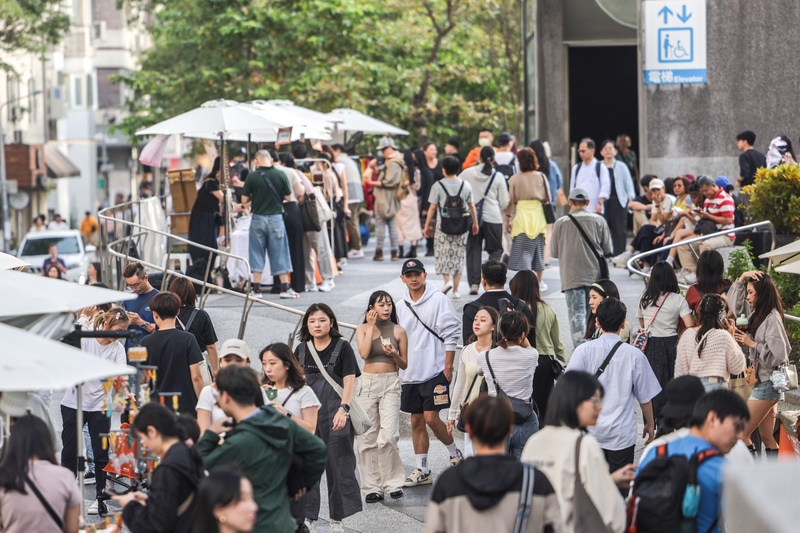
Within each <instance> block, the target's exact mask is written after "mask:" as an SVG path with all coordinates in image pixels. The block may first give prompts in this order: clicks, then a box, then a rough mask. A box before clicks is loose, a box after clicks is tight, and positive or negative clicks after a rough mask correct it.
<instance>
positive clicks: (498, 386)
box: [485, 350, 505, 395]
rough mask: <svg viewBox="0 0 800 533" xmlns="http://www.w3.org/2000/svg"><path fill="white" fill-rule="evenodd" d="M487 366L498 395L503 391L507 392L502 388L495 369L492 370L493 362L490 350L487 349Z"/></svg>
mask: <svg viewBox="0 0 800 533" xmlns="http://www.w3.org/2000/svg"><path fill="white" fill-rule="evenodd" d="M485 355H486V367H487V368H488V369H489V374H490V375H491V376H492V383H494V388H495V389H496V392H497V394H498V395H500V393H501V392H502V393H503V394H505V392H504V391H503V389H501V388H500V385H499V384H498V383H497V378H496V377H494V370H492V363H490V362H489V350H486V354H485Z"/></svg>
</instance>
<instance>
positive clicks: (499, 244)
mask: <svg viewBox="0 0 800 533" xmlns="http://www.w3.org/2000/svg"><path fill="white" fill-rule="evenodd" d="M484 242H485V243H486V244H485V246H486V252H487V253H488V254H489V259H497V260H499V259H500V258H501V257H502V255H503V225H502V224H492V223H490V222H484V223H483V225H481V228H480V231H479V232H478V234H477V235H473V234H472V232H470V233H469V235H468V236H467V280H468V281H469V284H470V285H480V284H481V255H482V253H483V248H484Z"/></svg>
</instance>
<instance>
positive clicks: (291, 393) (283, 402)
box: [281, 389, 297, 407]
mask: <svg viewBox="0 0 800 533" xmlns="http://www.w3.org/2000/svg"><path fill="white" fill-rule="evenodd" d="M295 392H297V389H292V392H290V393H289V396H287V397H286V399H285V400H283V401H282V402H281V406H283V407H286V402H288V401H289V398H291V397H292V395H293V394H294V393H295Z"/></svg>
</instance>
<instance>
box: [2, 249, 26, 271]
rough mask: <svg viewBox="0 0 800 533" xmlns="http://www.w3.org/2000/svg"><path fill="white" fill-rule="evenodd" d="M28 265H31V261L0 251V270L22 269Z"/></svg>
mask: <svg viewBox="0 0 800 533" xmlns="http://www.w3.org/2000/svg"><path fill="white" fill-rule="evenodd" d="M26 266H30V263H28V262H27V261H23V260H22V259H20V258H18V257H14V256H13V255H10V254H7V253H4V252H0V270H21V269H23V268H25V267H26Z"/></svg>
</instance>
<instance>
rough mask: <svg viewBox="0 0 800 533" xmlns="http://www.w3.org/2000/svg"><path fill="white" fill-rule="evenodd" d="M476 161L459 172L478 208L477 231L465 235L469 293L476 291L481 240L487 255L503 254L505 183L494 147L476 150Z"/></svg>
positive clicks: (506, 195)
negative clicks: (475, 163)
mask: <svg viewBox="0 0 800 533" xmlns="http://www.w3.org/2000/svg"><path fill="white" fill-rule="evenodd" d="M479 157H480V162H481V163H482V164H479V165H476V166H474V167H470V168H468V169H466V170H465V171H464V172H462V173H461V174H459V176H458V177H459V178H461V179H463V180H465V181H466V182H467V183H469V185H470V187H472V200H473V201H474V202H475V210H476V211H477V212H478V225H479V226H480V230H479V231H478V233H477V234H475V235H472V234H469V236H468V237H467V279H468V281H469V293H470V294H472V295H475V294H478V287H479V286H480V284H481V254H482V253H483V248H484V242H485V243H486V253H488V254H489V259H497V260H500V258H501V257H502V255H503V213H504V212H505V209H506V207H507V206H508V200H509V198H508V186H506V184H505V176H504V175H503V174H501V173H498V172H497V171H496V170H495V169H494V148H492V147H491V146H484V147H483V148H481V151H480V156H479Z"/></svg>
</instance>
